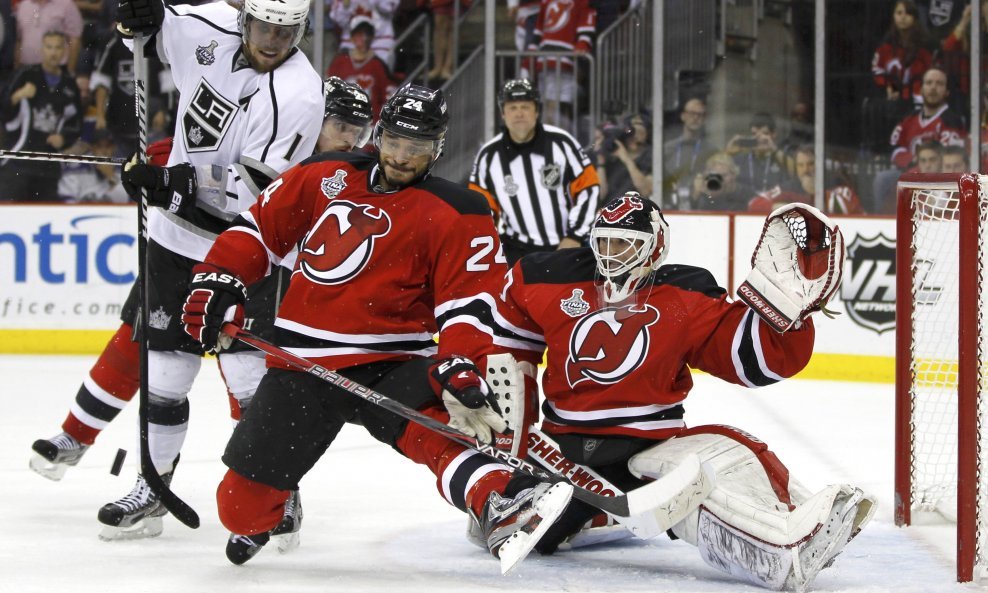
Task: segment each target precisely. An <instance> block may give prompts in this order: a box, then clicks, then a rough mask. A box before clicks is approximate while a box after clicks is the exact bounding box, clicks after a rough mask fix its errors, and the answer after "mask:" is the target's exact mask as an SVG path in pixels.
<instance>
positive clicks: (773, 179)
mask: <svg viewBox="0 0 988 593" xmlns="http://www.w3.org/2000/svg"><path fill="white" fill-rule="evenodd" d="M748 129H749V132H750V135H749V136H741V135H736V136H734V137H733V138H731V140H730V141H729V142H728V143H727V148H726V149H725V152H727V154H729V155H731V156H733V157H734V161H735V162H736V163H737V165H738V170H739V171H740V173H739V176H738V182H739V183H740V184H741V185H747V186H751V187H753V188H755V191H763V190H766V189H768V188H770V187H775V186H776V185H779V184H781V183H783V182H784V181H786V180H787V179H788V178H789V169H790V167H789V165H788V159H787V158H786V156H785V154H783V153H782V151H781V150H779V147H778V146H777V145H776V143H775V137H776V129H775V118H774V117H772V116H771V115H770V114H768V113H764V112H759V113H756V114H754V115H753V116H752V117H751V123H750V124H749V127H748Z"/></svg>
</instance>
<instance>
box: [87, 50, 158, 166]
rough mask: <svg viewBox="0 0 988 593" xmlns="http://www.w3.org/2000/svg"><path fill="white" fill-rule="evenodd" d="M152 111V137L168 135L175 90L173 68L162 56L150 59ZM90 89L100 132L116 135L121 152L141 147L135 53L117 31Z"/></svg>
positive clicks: (149, 105)
mask: <svg viewBox="0 0 988 593" xmlns="http://www.w3.org/2000/svg"><path fill="white" fill-rule="evenodd" d="M148 70H149V74H150V75H149V76H148V113H149V114H150V115H149V124H150V130H149V132H150V141H151V142H154V141H156V140H159V139H161V138H163V137H164V136H167V135H168V133H169V131H170V130H171V127H172V126H171V123H172V122H171V116H170V114H169V103H170V101H169V100H168V98H169V94H174V93H175V84H174V82H173V81H172V77H171V71H170V70H168V69H166V68H165V67H164V66H163V65H162V64H161V61H160V60H148ZM90 91H91V92H92V95H93V106H94V108H95V112H96V124H95V128H96V132H98V133H101V132H104V131H108V132H109V133H110V134H112V135H113V145H114V146H115V147H116V149H117V150H118V151H119V153H120V154H118V155H117V156H129V155H131V154H133V153H134V152H135V151H136V150H137V146H138V138H137V118H136V117H134V113H135V109H134V54H133V53H131V51H130V49H128V48H127V47H126V46H125V45H124V43H123V41H122V40H121V39H120V37H119V36H117V35H114V36H113V37H111V38H110V40H109V42H108V43H107V44H106V45H105V46H104V47H103V48H102V52H100V55H99V58H98V59H97V60H96V67H95V69H94V70H93V72H92V74H91V76H90Z"/></svg>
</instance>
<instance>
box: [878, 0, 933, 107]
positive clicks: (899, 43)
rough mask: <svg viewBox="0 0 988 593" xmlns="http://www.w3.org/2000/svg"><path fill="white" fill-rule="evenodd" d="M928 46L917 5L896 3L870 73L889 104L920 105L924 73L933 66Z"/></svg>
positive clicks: (902, 0) (907, 1)
mask: <svg viewBox="0 0 988 593" xmlns="http://www.w3.org/2000/svg"><path fill="white" fill-rule="evenodd" d="M928 44H929V38H928V35H927V32H926V27H924V26H923V23H922V21H921V20H920V18H919V8H917V6H916V3H915V2H913V0H899V1H898V2H896V3H895V10H894V11H893V12H892V23H891V25H889V29H888V31H887V32H886V33H885V37H883V38H882V43H881V45H879V46H878V49H876V50H875V55H874V56H873V57H872V60H871V72H872V75H873V76H874V82H875V86H876V87H877V88H878V89H879V90H880V91H881V96H883V97H884V98H886V99H888V100H890V101H896V100H899V99H903V100H911V101H914V102H916V103H919V101H920V90H921V85H922V82H921V80H922V76H923V73H924V72H926V69H927V68H929V67H930V65H931V64H932V63H933V55H932V54H931V53H930V50H929V49H928V48H927V45H928Z"/></svg>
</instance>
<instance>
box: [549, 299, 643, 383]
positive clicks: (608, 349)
mask: <svg viewBox="0 0 988 593" xmlns="http://www.w3.org/2000/svg"><path fill="white" fill-rule="evenodd" d="M658 320H659V311H658V309H656V308H655V307H652V306H651V305H645V307H644V308H641V309H636V308H635V307H634V306H627V307H621V308H619V309H602V310H600V311H597V312H595V313H593V314H592V315H588V316H587V317H584V318H583V319H581V320H580V321H579V322H578V323H577V324H576V326H575V327H574V328H573V333H572V334H570V340H569V358H568V359H567V360H566V379H567V380H568V381H569V385H570V387H575V386H576V385H577V384H578V383H580V382H581V381H594V382H596V383H604V384H611V383H617V382H618V381H620V380H621V379H623V378H624V377H626V376H628V375H629V374H630V373H631V372H632V371H634V370H635V369H637V368H638V367H639V366H640V365H641V364H642V363H643V362H644V361H645V357H646V356H647V355H648V342H649V335H648V327H649V326H650V325H652V324H654V323H655V322H657V321H658Z"/></svg>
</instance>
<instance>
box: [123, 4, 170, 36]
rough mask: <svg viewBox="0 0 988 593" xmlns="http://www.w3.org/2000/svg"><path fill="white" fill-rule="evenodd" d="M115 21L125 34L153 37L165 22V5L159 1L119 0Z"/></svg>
mask: <svg viewBox="0 0 988 593" xmlns="http://www.w3.org/2000/svg"><path fill="white" fill-rule="evenodd" d="M117 21H118V22H119V23H120V27H122V28H123V29H124V30H125V32H127V33H130V34H133V35H138V34H141V35H154V34H155V33H156V32H157V31H158V29H160V28H161V23H163V22H164V21H165V5H164V3H163V2H162V1H161V0H120V2H119V3H118V4H117Z"/></svg>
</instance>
